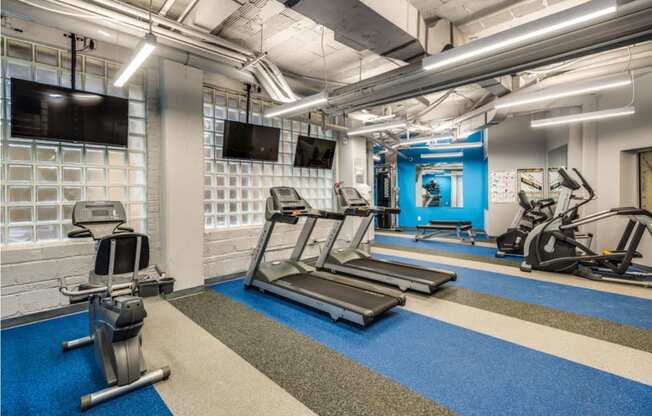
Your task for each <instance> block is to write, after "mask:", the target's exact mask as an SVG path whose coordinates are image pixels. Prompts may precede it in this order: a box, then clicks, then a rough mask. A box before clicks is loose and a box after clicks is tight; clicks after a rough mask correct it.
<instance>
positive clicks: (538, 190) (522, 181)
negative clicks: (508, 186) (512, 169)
mask: <svg viewBox="0 0 652 416" xmlns="http://www.w3.org/2000/svg"><path fill="white" fill-rule="evenodd" d="M517 176H518V182H517V184H518V185H517V192H520V191H525V194H526V195H527V197H528V199H530V200H536V199H541V198H543V169H542V168H533V169H518V171H517Z"/></svg>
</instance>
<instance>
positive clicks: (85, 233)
mask: <svg viewBox="0 0 652 416" xmlns="http://www.w3.org/2000/svg"><path fill="white" fill-rule="evenodd" d="M87 237H93V234H92V233H91V232H90V230H87V229H85V228H81V229H79V230H72V231H70V232H68V238H87Z"/></svg>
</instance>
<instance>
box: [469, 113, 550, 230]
mask: <svg viewBox="0 0 652 416" xmlns="http://www.w3.org/2000/svg"><path fill="white" fill-rule="evenodd" d="M487 137H488V146H487V149H488V164H489V174H491V172H492V171H507V170H516V169H526V168H543V167H544V164H545V156H546V140H545V132H544V131H542V130H535V129H532V128H530V118H529V117H515V118H510V119H507V120H505V121H504V122H502V123H500V124H498V125H496V126H491V127H489V129H488V132H487ZM468 191H469V190H467V192H468ZM517 210H518V204H517V202H516V201H514V202H511V203H505V204H503V203H494V202H493V201H491V199H490V200H489V207H488V209H487V211H486V215H485V229H486V232H487V234H489V235H491V236H496V235H500V234H501V233H503V232H505V230H506V229H507V227H509V225H510V224H511V222H512V219H513V218H514V215H515V214H516V211H517Z"/></svg>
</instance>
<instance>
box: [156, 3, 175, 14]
mask: <svg viewBox="0 0 652 416" xmlns="http://www.w3.org/2000/svg"><path fill="white" fill-rule="evenodd" d="M176 1H177V0H165V1H164V2H163V5H162V6H161V8H160V9H159V11H158V14H160V15H162V16H165V15H166V14H168V12H169V11H170V9H171V8H172V6H174V3H175V2H176Z"/></svg>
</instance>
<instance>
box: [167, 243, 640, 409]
mask: <svg viewBox="0 0 652 416" xmlns="http://www.w3.org/2000/svg"><path fill="white" fill-rule="evenodd" d="M387 252H388V250H383V253H385V254H377V256H379V257H381V258H385V259H392V258H398V256H401V255H404V252H402V251H394V252H392V253H391V255H388V254H386V253H387ZM414 257H415V256H411V258H410V259H406V258H405V257H401V258H400V260H402V261H412V262H414V263H417V264H424V260H419V259H415V258H414ZM421 257H425V256H421ZM451 263H455V259H454V258H453V259H450V262H449V263H448V264H445V263H440V262H439V263H433V262H426V264H428V265H431V266H435V267H440V268H441V267H446V266H447V267H448V268H449V269H454V270H455V271H457V272H458V275H459V276H460V279H459V280H458V282H455V283H452V284H449V285H448V287H446V288H444V289H443V290H441V291H439V292H437V293H436V294H435V295H434V296H432V297H426V296H421V295H417V294H410V295H409V297H408V303H407V305H406V307H405V308H402V309H397V310H395V311H394V312H392V313H390V314H388V315H387V316H386V317H385V318H384V319H381V320H380V321H378V322H376V323H374V324H373V325H372V326H370V327H368V328H364V329H363V328H358V327H355V326H352V325H348V324H346V323H333V322H332V321H331V320H330V319H329V318H328V317H327V316H325V315H323V314H322V313H320V312H317V311H312V310H308V309H306V308H305V307H303V306H301V305H297V304H295V303H292V302H288V301H286V300H284V299H281V298H279V297H276V296H274V295H269V294H261V293H259V292H258V291H256V290H246V289H244V288H243V285H242V282H241V281H239V280H236V281H231V282H226V283H223V284H218V285H215V286H213V287H212V289H213V291H212V292H211V291H208V292H206V293H203V294H201V295H199V296H194V297H189V298H185V299H180V300H178V301H174V302H173V304H174V306H175V307H177V308H178V309H179V310H181V311H182V312H183V313H184V314H186V315H187V316H188V317H189V318H191V319H192V320H193V321H195V322H196V323H197V324H199V325H200V326H201V327H202V328H204V329H205V330H207V331H208V332H210V333H211V334H213V335H214V336H215V337H217V338H218V339H219V340H221V341H222V342H224V343H225V344H226V345H228V346H229V348H231V349H232V350H233V351H235V352H236V353H237V354H239V355H241V356H242V357H243V358H245V359H246V360H247V362H249V363H250V364H251V365H252V366H254V367H255V368H256V369H258V370H259V371H261V372H262V373H263V374H265V375H266V376H268V377H269V378H270V379H272V380H273V381H274V382H275V383H277V384H279V385H280V386H282V387H283V388H284V389H285V390H286V391H288V392H289V393H290V394H291V395H292V396H294V397H296V398H297V399H298V400H300V401H301V402H302V403H304V404H305V405H306V406H307V407H309V408H310V409H311V410H312V411H313V412H315V413H317V414H323V415H331V414H347V415H348V414H351V415H377V414H387V415H401V414H411V415H412V414H433V415H434V414H446V413H448V412H450V413H454V414H463V415H488V414H500V415H504V414H515V415H517V414H518V415H520V414H528V415H532V414H546V415H549V414H560V415H564V414H567V415H577V414H583V415H591V414H596V415H602V414H609V415H638V414H641V415H643V414H646V415H647V414H649V409H650V408H652V387H651V386H652V372H651V371H650V369H652V313H650V312H652V301H651V300H650V297H649V296H648V295H647V293H646V292H644V291H642V290H641V291H640V296H635V295H634V296H633V293H632V290H633V289H628V292H627V290H626V292H627V295H623V294H619V293H618V291H619V290H621V289H620V287H618V286H616V287H614V286H613V285H607V286H605V287H604V289H608V290H599V289H598V290H596V289H595V288H592V287H590V286H591V282H589V283H586V284H585V283H584V282H581V281H572V282H571V281H569V282H568V283H572V284H560V283H559V282H557V281H546V279H545V278H544V277H541V276H539V275H536V277H537V279H525V278H522V277H520V276H514V275H510V274H506V273H498V272H495V271H492V270H487V269H488V267H487V266H486V265H485V266H484V267H481V268H480V269H478V268H472V267H466V268H462V267H459V266H454V265H453V264H451ZM496 267H498V266H496ZM509 269H511V270H512V271H513V272H512V273H516V271H515V270H514V269H513V268H511V267H510V268H509ZM501 270H502V271H504V269H501ZM553 280H554V279H553ZM356 380H357V381H356ZM424 399H425V402H424ZM399 403H400V405H398V404H399ZM429 406H430V407H429Z"/></svg>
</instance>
